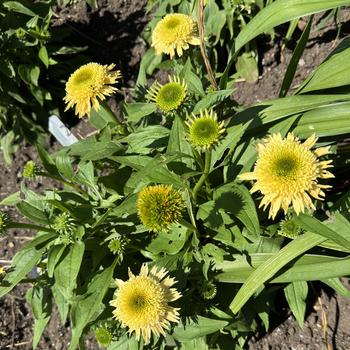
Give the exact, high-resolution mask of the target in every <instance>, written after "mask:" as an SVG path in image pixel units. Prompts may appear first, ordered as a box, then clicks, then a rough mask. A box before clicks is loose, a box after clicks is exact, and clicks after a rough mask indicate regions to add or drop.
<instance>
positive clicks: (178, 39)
mask: <svg viewBox="0 0 350 350" xmlns="http://www.w3.org/2000/svg"><path fill="white" fill-rule="evenodd" d="M199 44H200V41H199V38H198V37H197V35H196V25H195V23H194V21H193V19H192V18H191V17H190V16H187V15H184V14H182V13H171V14H167V15H166V16H165V17H164V18H163V19H162V20H160V21H159V22H158V23H157V25H156V27H155V28H154V30H153V33H152V46H153V47H154V48H155V50H156V53H157V55H160V54H161V53H165V54H167V55H170V58H173V57H174V56H175V51H176V52H177V54H178V55H179V56H182V53H183V51H184V50H187V49H188V48H189V45H199Z"/></svg>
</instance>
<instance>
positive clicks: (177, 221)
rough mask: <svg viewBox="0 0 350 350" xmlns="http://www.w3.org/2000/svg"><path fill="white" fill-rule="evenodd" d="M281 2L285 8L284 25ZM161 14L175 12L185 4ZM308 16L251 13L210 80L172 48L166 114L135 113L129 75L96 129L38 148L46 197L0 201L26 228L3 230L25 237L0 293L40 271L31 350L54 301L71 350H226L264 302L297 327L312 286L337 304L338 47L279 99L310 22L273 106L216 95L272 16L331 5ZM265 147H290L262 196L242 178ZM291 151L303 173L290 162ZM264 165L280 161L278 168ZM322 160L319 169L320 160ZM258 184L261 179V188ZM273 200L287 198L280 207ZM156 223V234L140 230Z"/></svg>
mask: <svg viewBox="0 0 350 350" xmlns="http://www.w3.org/2000/svg"><path fill="white" fill-rule="evenodd" d="M286 2H290V8H289V10H288V12H286V13H283V11H282V9H283V8H284V7H283V6H284V4H285V3H286ZM344 2H345V0H344V1H342V0H338V1H335V2H334V4H333V5H332V6H341V5H343V4H344ZM173 3H176V6H179V8H181V9H182V11H183V12H186V13H189V14H190V13H192V12H193V11H190V10H193V9H194V6H195V4H197V5H198V3H197V2H195V1H193V2H191V1H175V2H173ZM210 4H213V1H210V0H209V1H208V4H207V5H206V6H210ZM231 4H232V3H231ZM191 6H192V7H191ZM309 6H310V7H307V8H306V9H305V3H304V2H303V4H301V2H297V1H295V0H293V1H289V0H283V1H279V0H276V1H274V2H273V3H271V4H270V5H268V6H267V7H266V8H265V9H264V10H263V11H261V12H258V13H257V14H256V15H255V16H254V19H253V20H252V21H251V22H249V24H247V26H246V27H244V28H243V29H242V30H241V31H240V33H239V34H238V36H237V38H236V40H235V44H236V46H235V47H230V51H231V52H232V56H231V57H230V58H229V59H228V62H227V66H226V68H225V71H224V72H223V74H217V72H216V70H215V69H212V73H213V74H211V73H210V67H209V66H208V60H207V57H206V55H205V53H204V52H203V51H201V49H200V47H192V48H191V49H190V48H188V49H186V50H184V52H183V56H182V58H181V59H174V60H173V62H171V65H170V67H171V69H173V70H174V71H175V73H176V76H178V77H179V79H181V81H183V82H184V84H186V86H187V96H186V103H185V104H181V105H180V106H178V108H177V109H176V110H175V111H172V114H171V116H169V113H164V112H163V111H162V110H160V109H159V108H157V105H156V103H155V102H154V101H153V102H152V101H149V98H148V96H147V90H148V88H149V86H147V82H146V80H145V79H143V78H145V75H144V73H145V72H144V68H145V66H142V64H141V68H140V75H139V77H141V78H140V79H139V85H138V86H137V88H136V89H135V91H134V95H133V99H132V100H129V101H128V102H122V103H121V107H122V108H121V110H122V114H123V115H122V117H123V118H117V117H116V116H115V115H114V114H113V113H112V111H111V110H110V109H109V107H108V105H107V104H106V103H101V104H100V109H99V110H98V111H96V110H94V109H92V110H91V113H90V115H89V122H90V123H91V124H92V125H94V126H95V127H96V128H97V129H98V133H95V134H94V135H92V136H90V137H88V138H86V139H85V140H81V141H79V142H77V143H75V144H73V145H71V146H69V147H63V148H61V149H59V150H58V151H56V152H55V153H52V154H49V153H48V152H47V151H46V150H45V149H44V148H43V147H42V146H40V145H38V153H39V156H40V158H41V163H42V166H41V169H42V170H41V171H40V175H41V176H42V177H48V178H51V179H54V180H55V181H57V182H58V183H59V184H60V186H52V187H49V188H46V189H45V191H43V192H42V193H40V194H39V193H36V192H34V191H32V190H30V189H29V188H28V186H27V185H26V182H28V178H26V179H25V181H23V183H22V185H21V193H20V194H19V193H16V194H13V195H11V196H9V197H8V198H5V199H3V200H2V202H1V205H13V206H16V208H17V210H18V211H19V212H20V213H21V214H22V215H23V216H24V217H25V218H26V219H27V220H29V221H30V223H28V222H11V225H10V226H11V228H30V229H33V230H35V231H37V235H36V236H35V238H34V239H33V240H32V241H31V242H30V243H29V244H28V245H27V246H25V247H23V248H22V249H21V250H20V251H19V252H17V254H16V256H15V257H14V259H13V262H12V265H13V266H12V268H11V269H9V271H8V273H6V275H5V276H4V278H3V280H2V281H1V283H0V296H3V295H5V294H7V293H9V292H10V291H11V290H12V289H13V288H14V287H15V286H16V284H18V283H19V282H20V281H21V280H23V279H25V277H26V275H27V274H28V273H29V272H30V271H31V270H32V268H33V267H35V266H38V267H40V269H39V276H38V277H37V278H36V279H34V280H33V288H31V289H30V291H29V292H28V294H27V300H28V302H29V303H30V305H31V306H32V309H33V313H34V317H35V332H34V337H33V347H34V348H35V347H36V345H37V344H38V342H39V340H40V337H41V334H42V331H43V330H44V328H45V326H46V324H47V323H48V322H49V319H50V316H51V311H52V305H53V303H54V304H56V305H57V308H58V311H59V314H60V317H61V321H62V323H63V324H64V323H65V322H66V321H67V319H68V318H69V319H70V321H71V327H72V337H71V342H70V345H69V347H68V349H69V350H74V349H76V348H77V347H78V346H80V345H81V344H82V343H83V338H84V335H86V334H88V333H94V334H95V335H96V337H97V340H98V341H99V342H100V343H101V344H102V345H103V346H108V348H107V349H110V350H112V349H117V348H121V347H129V348H140V349H165V348H167V347H172V348H174V349H195V348H198V347H201V348H205V349H207V348H209V347H210V348H213V349H214V348H215V349H222V350H224V349H237V350H239V349H242V348H243V347H244V345H245V342H246V340H247V335H248V334H249V333H250V332H254V331H256V330H257V328H258V327H261V326H263V327H265V329H268V328H269V315H270V313H271V310H272V309H273V308H274V306H275V305H274V303H275V298H274V297H275V295H276V292H277V291H281V292H282V290H283V292H284V294H285V296H286V300H287V302H288V304H289V305H290V308H291V311H292V312H293V314H294V316H295V317H296V319H297V320H298V322H299V324H301V325H302V323H303V320H304V316H305V310H306V298H307V294H308V290H309V289H308V288H309V284H310V283H312V282H313V281H318V280H321V281H322V282H324V283H326V284H328V285H329V286H331V287H332V288H334V289H335V290H337V291H339V292H340V293H342V294H344V295H347V294H348V293H349V292H348V291H347V290H346V289H345V287H344V286H343V285H342V284H341V281H340V278H341V277H344V276H348V275H349V274H350V236H349V232H350V222H349V209H350V206H349V203H350V197H349V191H347V192H344V191H342V190H341V189H340V188H342V186H337V181H338V182H339V183H341V181H342V180H341V178H340V177H339V174H341V173H344V172H345V173H346V172H348V171H349V162H348V160H347V158H346V153H344V152H346V148H345V151H344V148H343V147H342V144H339V140H342V139H344V138H345V137H346V136H345V135H347V134H348V133H349V132H350V119H349V118H348V116H349V111H350V97H349V94H348V93H347V92H348V89H349V87H350V77H349V74H344V72H347V70H348V69H349V68H350V67H349V63H348V62H350V60H349V59H348V58H349V54H350V41H349V39H348V38H347V39H344V40H343V41H342V42H341V43H340V44H339V46H338V47H337V48H335V49H334V50H333V51H332V52H330V54H329V56H328V57H327V59H326V60H325V61H324V62H323V63H322V64H321V65H320V66H319V67H317V68H316V69H315V71H314V72H313V73H312V74H311V75H310V76H309V77H307V78H306V80H305V81H304V82H303V83H302V84H301V86H300V87H299V88H298V90H297V91H295V92H294V93H293V94H292V95H290V96H286V92H287V91H288V89H289V87H290V86H291V83H292V81H293V77H294V73H295V69H294V68H295V65H293V61H295V60H298V59H299V58H300V55H301V52H302V51H303V49H304V47H305V44H306V41H307V37H308V33H309V30H310V26H307V27H306V28H305V31H304V34H303V36H302V38H301V39H300V41H299V43H298V45H297V48H296V50H295V52H294V54H293V57H292V63H291V64H290V65H289V67H288V69H287V72H286V76H285V77H284V81H283V89H281V93H280V97H279V98H277V99H274V100H270V101H263V102H261V103H259V104H256V105H255V106H252V107H248V108H244V107H238V106H237V103H236V102H235V101H233V100H232V99H231V95H232V92H233V89H232V88H229V85H228V84H229V74H231V66H232V64H233V63H234V62H237V57H238V52H239V50H240V49H241V48H243V47H244V46H245V45H246V44H247V43H248V42H250V41H251V40H252V39H254V38H255V37H256V36H257V35H258V34H260V32H261V31H262V30H264V31H265V30H267V29H268V30H271V29H272V28H273V27H274V26H275V25H278V24H280V23H281V18H283V19H284V20H283V21H284V22H287V21H289V20H291V19H292V18H294V17H293V16H295V13H297V14H298V15H300V16H303V15H306V14H309V13H315V12H318V11H321V10H325V9H327V6H330V5H325V4H323V5H322V4H321V3H320V4H318V5H317V6H316V5H313V6H315V7H312V4H311V5H309ZM322 6H323V7H322ZM291 8H292V9H293V12H292V13H293V14H294V15H293V16H292V15H291V13H290V12H289V11H290V9H291ZM163 10H164V11H166V10H169V8H168V7H166V6H165V7H164V8H163ZM187 10H188V11H187ZM278 10H279V11H278ZM276 11H277V12H276ZM275 13H278V15H279V16H278V18H276V17H274V16H273V14H275ZM231 15H232V13H231ZM310 23H311V22H310ZM202 29H203V28H202ZM190 50H193V51H192V52H191V51H190ZM193 53H194V54H193ZM157 59H158V60H159V58H157ZM196 60H197V61H196ZM159 61H160V60H159ZM144 62H145V61H144ZM340 62H342V65H339V63H340ZM209 64H210V62H209ZM165 67H167V66H165ZM293 67H294V68H293ZM339 67H343V68H344V71H342V70H339ZM213 79H214V80H213ZM219 79H220V80H219ZM102 85H103V84H102ZM100 88H101V89H103V88H104V86H102V87H100ZM282 90H283V91H282ZM325 90H326V93H325ZM84 102H85V101H82V102H81V101H79V103H84ZM89 102H90V101H89ZM204 110H206V111H209V112H208V113H211V115H214V113H215V116H217V118H215V120H214V119H213V120H214V121H215V123H217V124H215V125H216V126H218V130H216V131H217V133H216V136H217V137H216V138H215V147H197V145H196V144H193V143H191V137H190V133H191V130H190V129H191V126H192V124H191V123H187V124H186V121H188V116H189V115H192V113H193V114H194V115H198V114H200V113H201V111H204ZM121 120H122V121H121ZM213 120H211V121H213ZM188 124H189V125H188ZM219 130H225V132H219ZM205 131H206V130H204V132H205ZM293 135H295V136H293ZM219 136H220V137H219ZM299 139H301V140H305V141H304V142H300V141H299ZM266 140H270V141H271V144H272V146H271V147H272V148H273V149H272V151H274V148H278V147H279V146H278V145H280V144H283V145H284V147H285V144H286V143H285V141H286V140H287V141H288V142H289V143H288V145H290V149H287V150H286V149H285V148H284V149H283V150H282V151H281V152H271V153H270V156H269V157H267V158H266V162H267V163H268V164H267V165H269V164H270V163H271V164H272V166H273V170H276V167H278V165H279V164H282V170H283V171H282V172H279V171H278V170H281V169H277V172H276V173H277V175H278V176H277V177H278V180H279V182H278V181H275V182H274V183H272V184H269V185H270V186H269V189H268V191H267V192H268V193H266V187H264V184H259V186H258V187H257V186H256V185H255V183H254V182H253V181H258V180H259V179H257V178H256V176H255V175H256V172H255V171H254V170H255V168H256V167H254V164H257V162H256V161H257V158H258V157H260V155H261V154H262V153H264V152H265V151H266V147H267V146H266ZM272 141H274V142H272ZM295 149H297V150H298V152H299V153H295V154H296V155H297V156H300V155H302V156H303V162H298V161H296V162H294V158H293V157H289V156H290V154H292V153H290V152H292V151H293V150H295ZM311 149H312V151H311ZM279 150H280V149H279ZM270 151H271V150H270ZM289 151H290V152H289ZM288 152H289V153H288ZM276 154H277V155H278V156H280V155H281V154H282V158H283V159H282V162H280V160H281V159H280V158H278V159H277V158H276V157H275V155H276ZM286 154H287V157H286V158H285V157H283V156H285V155H286ZM295 154H294V155H295ZM292 155H293V154H292ZM300 157H301V156H300ZM320 157H327V158H325V159H326V160H321V161H318V158H320ZM291 160H292V161H291ZM305 162H306V163H307V164H306V163H305ZM295 164H299V165H300V164H301V165H300V166H302V167H304V168H308V169H309V173H308V174H311V175H310V176H308V178H307V179H304V178H303V179H302V181H299V182H298V185H299V187H301V190H300V191H299V192H298V193H297V194H296V196H294V197H293V195H294V193H293V191H291V189H293V185H295V183H296V181H297V180H298V179H295V178H294V177H293V175H294V174H295V173H296V172H295V171H294V170H295V168H293V166H294V165H295ZM305 164H306V165H305ZM264 169H267V170H268V169H269V167H266V168H264ZM326 169H328V170H326ZM298 171H299V174H300V173H301V174H302V169H299V168H298ZM286 174H287V175H288V176H285V175H286ZM264 175H265V174H264ZM333 175H334V176H335V179H333V178H331V177H332V176H333ZM318 178H322V179H323V180H324V181H325V182H324V183H323V182H322V183H318ZM240 179H244V180H247V181H248V182H247V183H244V184H243V183H242V182H241V180H240ZM265 180H266V179H265ZM272 180H273V181H274V180H275V179H272ZM272 180H271V181H272ZM32 181H40V177H35V178H32ZM249 181H251V182H249ZM269 181H270V179H269V178H268V176H267V180H266V181H265V183H268V182H269ZM289 184H290V186H288V185H289ZM341 184H342V185H344V184H343V183H341ZM152 188H153V189H154V188H157V189H162V190H163V192H162V191H160V194H161V195H160V196H158V194H159V193H157V196H156V200H153V199H154V198H153V197H152V196H151V198H146V199H147V200H146V201H145V203H141V204H140V203H139V195H140V193H142V191H144V189H152ZM165 189H167V190H168V192H169V193H170V194H171V195H170V196H168V194H169V193H168V192H167V191H165V192H164V190H165ZM171 191H174V192H175V193H176V195H175V194H174V192H171ZM158 192H159V191H158ZM308 192H310V194H311V197H312V198H311V197H310V196H309V195H308ZM283 193H288V194H291V193H292V196H291V199H290V201H286V200H285V198H284V197H283ZM164 194H165V196H164ZM323 195H325V200H322V197H323ZM265 197H268V198H267V199H266V198H265ZM169 199H170V200H169ZM143 206H144V207H143ZM271 206H273V207H274V210H273V215H270V217H269V215H268V213H267V211H268V209H270V207H271ZM169 207H171V209H172V210H170V214H169V212H168V211H167V209H169ZM140 208H141V210H140ZM143 209H147V210H146V211H147V213H146V219H147V220H144V218H143V215H142V214H141V213H140V212H141V211H142V210H143ZM149 209H150V210H149ZM174 212H175V213H177V215H175V216H176V217H174V215H173V214H174ZM285 213H287V216H286V215H285ZM180 214H181V215H180ZM289 215H290V216H289ZM163 216H164V217H163ZM159 218H160V219H162V220H161V224H164V223H165V224H166V226H167V227H166V228H167V229H164V230H158V228H159V227H157V229H156V230H155V229H154V228H155V225H154V223H155V224H156V225H157V226H159ZM164 218H165V219H164ZM169 218H170V219H171V220H170V219H169ZM149 223H150V224H149ZM163 226H164V225H163ZM163 226H162V227H161V228H163ZM154 231H157V232H154ZM276 233H282V234H283V235H285V236H288V237H284V236H282V235H279V234H276ZM136 271H140V273H139V275H137V276H136ZM128 286H129V287H130V286H132V288H131V290H130V288H128ZM120 291H122V292H120ZM119 292H120V293H119ZM168 303H171V304H169V305H168ZM145 310H146V311H147V310H151V311H152V314H150V313H147V312H145ZM121 312H124V313H125V315H121ZM130 315H132V316H133V317H130ZM122 316H125V317H122ZM148 341H149V344H148ZM146 343H147V344H146Z"/></svg>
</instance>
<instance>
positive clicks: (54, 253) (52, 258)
mask: <svg viewBox="0 0 350 350" xmlns="http://www.w3.org/2000/svg"><path fill="white" fill-rule="evenodd" d="M64 249H65V246H64V245H63V244H60V245H54V246H53V247H52V248H51V249H50V250H49V253H48V255H47V274H48V275H49V277H53V273H54V270H55V267H56V265H57V263H58V261H59V260H60V258H61V256H62V254H63V252H64Z"/></svg>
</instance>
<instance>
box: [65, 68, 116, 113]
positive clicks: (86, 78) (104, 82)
mask: <svg viewBox="0 0 350 350" xmlns="http://www.w3.org/2000/svg"><path fill="white" fill-rule="evenodd" d="M114 67H115V65H114V64H110V65H109V66H107V65H101V64H98V63H88V64H85V65H83V66H81V67H80V68H79V69H77V70H76V71H75V72H74V73H73V74H72V75H71V76H70V77H69V79H68V81H67V84H66V96H65V98H64V101H65V102H66V104H67V107H66V110H68V109H69V108H71V107H74V106H75V114H76V115H78V117H79V118H83V117H84V116H85V115H86V114H89V113H90V111H91V107H93V108H94V109H95V110H98V109H99V106H100V101H103V100H104V99H105V98H106V96H110V95H112V94H113V93H114V92H115V91H118V89H117V88H116V87H113V86H111V85H112V84H115V83H117V82H118V79H119V78H120V77H121V74H120V71H119V70H117V71H113V68H114Z"/></svg>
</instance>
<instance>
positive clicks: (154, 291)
mask: <svg viewBox="0 0 350 350" xmlns="http://www.w3.org/2000/svg"><path fill="white" fill-rule="evenodd" d="M167 274H168V272H167V270H166V269H165V268H161V269H159V270H158V269H157V267H156V266H154V267H153V268H152V269H151V271H149V270H148V266H147V265H146V264H143V265H142V267H141V271H140V274H139V275H138V276H134V275H133V273H132V272H131V271H130V269H129V279H128V280H127V281H122V280H119V279H117V280H116V284H117V287H118V288H117V290H116V293H115V295H114V299H113V300H112V301H111V302H110V304H111V305H112V306H114V307H115V310H114V311H113V315H114V317H115V318H116V319H117V320H119V321H120V322H121V323H122V326H123V327H128V328H129V333H132V332H135V335H136V339H137V340H139V339H140V337H141V336H142V338H143V339H144V341H145V344H148V343H149V342H150V339H151V333H154V334H155V335H156V336H160V335H165V334H166V330H167V329H168V328H169V326H170V322H174V323H178V322H179V313H178V310H179V309H178V308H174V307H172V306H169V303H170V302H172V301H174V300H177V299H179V298H180V297H181V294H180V293H179V292H178V291H177V290H176V289H175V288H170V287H171V286H172V285H174V284H175V283H176V281H175V280H174V278H171V277H165V276H166V275H167Z"/></svg>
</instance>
